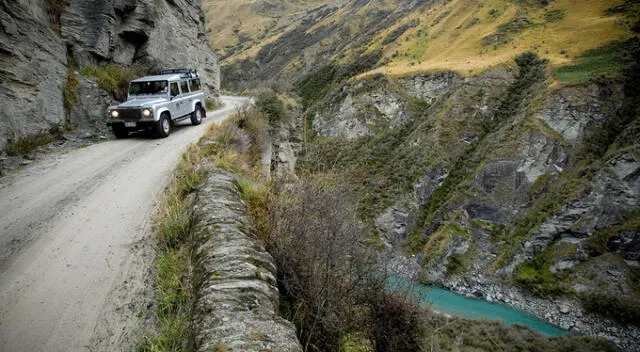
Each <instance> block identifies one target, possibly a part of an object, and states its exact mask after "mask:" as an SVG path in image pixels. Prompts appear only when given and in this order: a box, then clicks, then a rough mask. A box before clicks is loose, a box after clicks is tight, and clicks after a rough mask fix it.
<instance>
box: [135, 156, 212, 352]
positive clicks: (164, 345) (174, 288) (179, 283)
mask: <svg viewBox="0 0 640 352" xmlns="http://www.w3.org/2000/svg"><path fill="white" fill-rule="evenodd" d="M200 161H201V156H200V154H199V150H198V149H197V148H196V147H195V146H193V145H192V146H190V147H189V149H188V150H187V152H186V153H185V154H184V155H183V158H182V161H181V162H180V164H178V167H177V169H176V171H175V172H174V174H173V176H172V179H171V181H170V184H169V186H168V192H167V193H168V194H167V196H166V197H165V198H164V199H163V200H162V202H161V204H160V207H159V210H158V213H157V214H156V216H155V223H156V233H157V242H158V248H159V250H160V254H159V256H158V258H157V259H156V261H155V263H154V268H155V273H156V277H155V286H154V287H155V296H156V305H157V306H156V314H157V318H158V326H157V328H158V333H157V334H153V335H152V336H147V337H145V338H144V339H143V341H141V342H140V343H139V344H138V346H137V349H138V351H144V352H147V351H148V352H156V351H157V352H165V351H175V352H178V351H184V347H185V346H186V338H187V333H188V328H189V310H190V302H191V300H192V294H191V286H190V285H191V284H190V278H189V266H190V257H189V250H188V248H187V246H186V244H185V240H186V237H187V235H188V234H189V232H190V230H191V218H192V216H191V212H190V206H189V203H188V195H189V194H190V193H191V192H193V190H194V189H195V188H196V187H197V186H198V185H200V184H201V183H202V182H203V180H204V176H205V175H204V172H203V171H202V170H201V169H199V168H198V164H199V163H200Z"/></svg>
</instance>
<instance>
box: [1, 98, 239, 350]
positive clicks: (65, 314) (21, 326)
mask: <svg viewBox="0 0 640 352" xmlns="http://www.w3.org/2000/svg"><path fill="white" fill-rule="evenodd" d="M223 100H224V102H225V108H223V109H221V110H219V111H215V112H209V113H208V118H207V119H206V120H205V123H203V124H202V125H200V126H191V125H190V123H189V122H188V121H187V122H183V123H181V125H184V127H177V128H175V129H174V130H173V131H172V134H171V136H170V137H169V138H166V139H151V138H149V137H148V136H146V135H144V136H134V137H131V138H129V139H124V140H114V141H109V142H104V143H99V144H95V145H92V146H89V147H86V148H82V149H78V150H74V151H72V152H69V153H67V154H63V155H60V156H55V157H52V158H51V159H50V160H46V161H42V162H39V163H36V164H34V165H31V166H29V167H27V168H25V169H23V170H20V171H19V172H16V173H14V174H11V175H10V176H8V177H6V178H4V179H1V180H0V351H7V352H10V351H97V350H104V351H107V350H114V349H118V348H121V347H123V346H120V347H117V345H118V342H117V341H119V340H122V339H123V338H124V336H125V335H127V333H128V329H129V328H130V326H129V325H131V324H133V323H132V322H133V321H134V320H136V319H134V318H136V317H132V316H131V315H132V314H138V311H139V309H140V308H142V309H144V307H132V305H133V304H134V303H132V302H134V301H135V298H134V297H132V295H134V294H135V293H136V292H138V293H139V292H141V291H142V290H143V289H144V286H145V284H144V282H143V281H145V280H147V281H148V280H149V278H148V277H146V276H147V275H146V274H147V273H148V266H149V262H150V259H149V258H150V257H152V255H151V254H150V253H149V252H150V251H149V249H148V247H149V246H148V244H147V245H146V247H147V249H146V251H145V250H144V249H143V247H145V246H144V245H143V244H141V243H142V241H143V239H144V238H145V237H146V238H147V239H148V237H149V233H150V231H149V230H150V218H151V216H152V213H153V210H154V207H155V204H156V200H157V198H159V196H161V193H162V191H163V188H164V186H165V185H166V184H167V181H168V178H169V176H170V174H171V172H172V171H173V169H174V168H175V166H176V164H177V163H178V161H179V160H180V157H181V154H182V153H183V152H184V151H185V149H186V146H187V145H188V144H189V143H192V142H197V141H198V140H199V138H200V137H201V136H202V135H203V133H204V132H205V129H206V128H207V125H209V124H211V123H217V122H220V121H222V120H224V119H226V118H227V117H228V116H229V115H230V114H231V113H232V112H233V111H235V110H236V109H237V108H238V107H240V106H242V105H245V104H247V102H248V99H247V98H240V97H223ZM145 266H146V269H145V268H144V267H145ZM137 318H139V317H137ZM138 320H139V319H138ZM130 349H131V346H129V347H128V348H127V350H130Z"/></svg>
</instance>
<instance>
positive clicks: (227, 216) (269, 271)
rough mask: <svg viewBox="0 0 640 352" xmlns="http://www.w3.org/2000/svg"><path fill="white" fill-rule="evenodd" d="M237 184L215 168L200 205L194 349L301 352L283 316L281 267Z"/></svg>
mask: <svg viewBox="0 0 640 352" xmlns="http://www.w3.org/2000/svg"><path fill="white" fill-rule="evenodd" d="M235 181H236V180H235V177H234V176H233V175H232V174H230V173H228V172H226V171H223V170H220V169H217V168H213V167H211V168H210V169H209V172H208V176H207V178H206V181H205V183H204V185H203V186H202V187H201V189H200V190H199V191H198V196H197V199H196V201H195V209H194V228H193V232H192V234H193V239H194V243H195V249H194V253H193V265H194V282H195V283H196V287H195V292H196V297H195V299H196V302H195V305H194V310H193V317H192V333H193V336H192V344H193V346H192V347H193V348H194V350H196V351H266V350H268V351H282V352H301V351H302V347H301V346H300V343H299V342H298V339H297V337H296V332H295V326H294V325H293V324H292V323H290V322H288V321H286V320H285V319H283V318H281V317H280V316H278V288H277V283H276V278H275V274H276V267H275V265H274V261H273V258H272V257H271V255H269V253H267V251H266V250H265V249H264V246H263V245H262V243H261V241H260V240H259V239H258V238H257V237H256V235H255V232H254V230H253V229H252V227H251V224H250V219H249V218H248V216H247V214H246V210H245V206H244V204H243V203H242V201H241V200H240V195H239V193H238V189H237V187H236V182H235Z"/></svg>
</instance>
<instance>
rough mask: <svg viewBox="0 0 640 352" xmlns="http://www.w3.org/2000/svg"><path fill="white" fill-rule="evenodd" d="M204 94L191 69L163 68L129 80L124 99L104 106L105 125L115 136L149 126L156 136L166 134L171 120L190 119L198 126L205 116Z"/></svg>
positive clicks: (196, 73) (169, 131)
mask: <svg viewBox="0 0 640 352" xmlns="http://www.w3.org/2000/svg"><path fill="white" fill-rule="evenodd" d="M205 108H206V106H205V95H204V90H203V89H202V82H200V76H199V75H198V72H196V71H195V70H189V69H172V70H164V71H161V72H159V73H158V74H156V75H153V76H146V77H142V78H138V79H136V80H133V81H132V82H131V83H130V84H129V92H128V94H127V101H126V102H124V103H122V104H120V105H116V106H109V107H108V108H107V111H106V113H107V125H108V126H111V128H112V129H113V134H115V136H116V137H117V138H125V137H127V136H128V135H129V132H133V131H138V130H143V129H150V130H152V131H153V132H154V134H155V135H156V136H158V137H161V138H164V137H168V136H169V134H170V133H171V127H172V126H173V124H174V123H176V122H179V121H182V120H186V119H189V118H190V119H191V123H192V124H194V125H199V124H200V123H202V119H203V118H205V117H206V110H205Z"/></svg>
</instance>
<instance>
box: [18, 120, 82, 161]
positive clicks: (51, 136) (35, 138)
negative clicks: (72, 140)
mask: <svg viewBox="0 0 640 352" xmlns="http://www.w3.org/2000/svg"><path fill="white" fill-rule="evenodd" d="M70 130H71V127H70V126H68V125H55V126H53V127H51V128H50V129H49V130H47V131H43V132H40V133H38V134H34V135H31V136H27V137H24V138H20V139H18V140H16V141H12V140H9V143H8V144H7V154H9V155H11V156H19V155H28V154H31V153H32V152H33V151H34V150H36V149H37V148H38V147H41V146H43V145H47V144H49V143H52V142H55V141H57V140H60V139H62V136H63V134H64V133H65V132H67V131H70Z"/></svg>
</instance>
